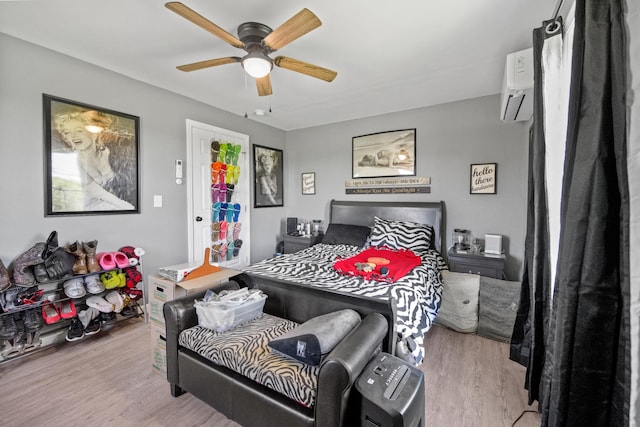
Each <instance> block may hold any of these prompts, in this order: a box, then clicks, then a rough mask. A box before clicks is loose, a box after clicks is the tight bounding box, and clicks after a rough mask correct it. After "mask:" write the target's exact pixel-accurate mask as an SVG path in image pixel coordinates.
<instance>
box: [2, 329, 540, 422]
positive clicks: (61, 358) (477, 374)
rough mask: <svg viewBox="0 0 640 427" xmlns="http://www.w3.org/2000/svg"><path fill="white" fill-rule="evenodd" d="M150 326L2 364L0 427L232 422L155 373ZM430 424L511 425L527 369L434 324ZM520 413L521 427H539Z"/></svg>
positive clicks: (483, 343)
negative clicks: (175, 389) (171, 389)
mask: <svg viewBox="0 0 640 427" xmlns="http://www.w3.org/2000/svg"><path fill="white" fill-rule="evenodd" d="M150 335H151V333H150V325H149V324H144V323H143V322H142V320H140V319H133V320H127V321H123V322H120V324H119V326H118V327H117V328H115V329H113V330H111V331H109V332H106V333H100V334H97V335H95V336H93V337H89V338H87V339H85V340H83V341H78V342H74V343H67V344H62V345H60V346H56V347H53V348H50V349H45V350H42V351H40V352H39V353H36V354H33V355H30V356H27V357H23V358H21V359H17V360H14V361H9V362H5V363H3V364H0V425H2V426H46V427H57V426H61V427H62V426H64V427H73V426H118V427H129V426H216V427H226V426H238V424H236V423H234V422H233V421H230V420H228V419H227V418H225V417H224V416H223V415H221V414H220V413H218V412H217V411H215V410H214V409H212V408H210V407H209V406H208V405H206V404H204V403H202V402H200V401H199V400H198V399H196V398H194V397H193V396H191V395H189V394H186V395H183V396H181V397H179V398H173V397H171V395H170V393H169V386H168V384H167V382H166V379H165V378H164V377H162V376H160V375H158V374H157V373H154V372H152V371H151V351H150V346H151V339H150ZM425 338H426V339H425V344H426V348H427V350H426V358H425V363H424V364H423V365H422V366H421V369H422V370H423V372H424V373H425V384H426V396H427V397H426V415H425V417H426V421H427V425H428V426H436V427H440V426H443V427H449V426H452V427H458V426H464V427H467V426H469V427H471V426H482V427H484V426H486V427H500V426H511V424H512V422H513V421H514V420H515V419H516V418H517V417H518V416H519V415H520V414H521V412H522V411H523V410H524V409H532V408H529V407H527V406H526V391H525V390H524V389H523V388H522V384H523V381H524V368H522V367H521V366H519V365H517V364H516V363H514V362H511V361H509V360H508V356H507V354H508V346H507V345H506V344H504V343H499V342H496V341H491V340H488V339H485V338H481V337H478V336H475V335H465V334H459V333H456V332H453V331H451V330H449V329H446V328H444V327H440V326H434V327H433V328H432V329H431V330H430V331H429V332H428V333H427V336H426V337H425ZM539 425H540V418H539V416H538V414H531V413H527V414H525V415H524V416H523V417H522V419H521V420H520V421H519V422H518V423H517V424H516V426H517V427H523V426H539Z"/></svg>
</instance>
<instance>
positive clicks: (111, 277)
mask: <svg viewBox="0 0 640 427" xmlns="http://www.w3.org/2000/svg"><path fill="white" fill-rule="evenodd" d="M100 280H101V281H102V283H103V284H104V287H105V288H106V289H115V288H117V287H119V286H120V277H118V272H117V271H107V272H104V273H102V274H101V275H100Z"/></svg>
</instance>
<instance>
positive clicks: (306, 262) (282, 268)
mask: <svg viewBox="0 0 640 427" xmlns="http://www.w3.org/2000/svg"><path fill="white" fill-rule="evenodd" d="M360 251H361V248H359V247H357V246H351V245H326V244H324V243H319V244H317V245H314V246H311V247H310V248H306V249H303V250H301V251H298V252H295V253H292V254H284V255H282V256H279V257H275V258H270V259H266V260H263V261H260V262H258V263H256V264H253V265H251V266H249V267H246V268H245V269H244V271H245V272H246V273H249V274H254V275H257V276H263V277H267V278H269V279H274V280H286V281H294V282H297V283H300V284H304V285H308V286H315V287H319V288H323V289H327V290H330V291H333V292H342V293H348V294H354V295H362V296H366V297H371V298H380V299H389V298H394V299H395V300H396V304H397V309H398V312H397V319H396V326H397V331H398V333H399V334H400V335H401V336H400V339H401V340H406V341H409V342H410V340H411V341H413V342H414V343H415V344H416V346H413V343H411V345H410V348H411V349H412V355H413V357H414V359H415V360H416V363H418V364H419V363H421V362H422V356H423V354H424V351H423V347H422V344H423V339H424V334H425V333H426V332H427V331H428V330H429V328H430V327H431V325H432V323H433V320H434V319H435V317H436V314H437V313H438V310H439V308H440V301H441V298H442V277H441V275H440V271H441V270H446V269H448V267H447V264H446V262H445V261H444V259H443V258H442V256H440V254H439V253H438V252H437V251H435V250H433V249H430V250H428V251H425V252H417V253H416V255H418V256H419V257H420V259H421V264H420V265H419V266H417V267H416V268H414V269H413V270H411V271H409V272H408V273H407V274H406V275H405V276H404V277H402V278H401V279H400V280H398V281H397V282H393V283H387V282H378V281H375V280H365V279H364V278H362V277H360V276H345V275H342V274H340V273H339V272H337V271H336V270H335V269H334V268H333V264H334V263H335V262H336V261H337V260H338V259H346V258H349V257H352V256H354V255H356V254H357V253H358V252H360ZM409 339H410V340H409Z"/></svg>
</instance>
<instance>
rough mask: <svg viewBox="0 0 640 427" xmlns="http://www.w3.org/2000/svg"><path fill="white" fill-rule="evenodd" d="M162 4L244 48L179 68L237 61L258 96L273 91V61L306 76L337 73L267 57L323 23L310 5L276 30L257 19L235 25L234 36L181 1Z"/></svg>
mask: <svg viewBox="0 0 640 427" xmlns="http://www.w3.org/2000/svg"><path fill="white" fill-rule="evenodd" d="M165 6H166V7H167V8H168V9H169V10H172V11H173V12H175V13H177V14H178V15H180V16H182V17H183V18H185V19H187V20H189V21H191V22H193V23H194V24H196V25H197V26H199V27H201V28H203V29H205V30H207V31H208V32H210V33H211V34H213V35H214V36H216V37H218V38H220V39H221V40H223V41H225V42H227V43H229V44H230V45H231V46H233V47H237V48H239V49H244V50H245V51H246V52H247V54H246V55H244V56H243V57H239V56H228V57H226V58H216V59H209V60H206V61H200V62H194V63H192V64H185V65H180V66H178V67H176V68H178V70H181V71H195V70H201V69H203V68H209V67H217V66H218V65H225V64H231V63H234V62H240V63H241V64H242V67H243V68H244V70H245V71H246V72H247V74H249V75H250V76H251V77H254V78H255V79H256V86H257V87H258V95H260V96H266V95H271V94H272V93H273V91H272V88H271V80H270V78H269V73H270V72H271V70H272V69H273V65H274V64H275V65H276V66H277V67H280V68H285V69H287V70H291V71H295V72H297V73H302V74H306V75H307V76H311V77H315V78H317V79H321V80H324V81H327V82H331V81H333V79H335V78H336V76H337V75H338V73H337V72H335V71H332V70H329V69H327V68H322V67H319V66H317V65H313V64H309V63H308V62H303V61H299V60H297V59H293V58H289V57H287V56H277V57H275V58H273V59H271V58H270V57H269V54H270V53H272V52H275V51H276V50H278V49H281V48H283V47H284V46H286V45H288V44H289V43H291V42H292V41H294V40H296V39H297V38H299V37H302V36H303V35H305V34H307V33H308V32H310V31H312V30H315V29H316V28H318V27H319V26H320V25H322V22H320V19H318V17H317V16H316V15H314V14H313V12H311V11H310V10H309V9H306V8H305V9H302V10H301V11H300V12H298V13H297V14H295V15H294V16H293V17H291V18H290V19H289V20H288V21H286V22H285V23H283V24H282V25H280V26H279V27H278V28H276V29H275V30H272V29H271V28H269V27H268V26H266V25H264V24H260V23H258V22H245V23H243V24H240V26H239V27H238V37H237V38H236V37H235V36H234V35H232V34H230V33H229V32H227V31H225V30H224V29H222V28H220V27H218V26H217V25H216V24H214V23H213V22H211V21H209V20H208V19H206V18H205V17H203V16H202V15H200V14H198V13H197V12H195V11H194V10H193V9H190V8H189V7H187V6H185V5H184V4H182V3H180V2H169V3H166V4H165Z"/></svg>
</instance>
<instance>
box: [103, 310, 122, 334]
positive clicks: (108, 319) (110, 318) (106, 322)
mask: <svg viewBox="0 0 640 427" xmlns="http://www.w3.org/2000/svg"><path fill="white" fill-rule="evenodd" d="M100 322H101V323H102V325H101V329H102V330H103V331H108V330H109V329H113V327H114V326H116V323H118V319H116V314H115V313H100Z"/></svg>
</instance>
